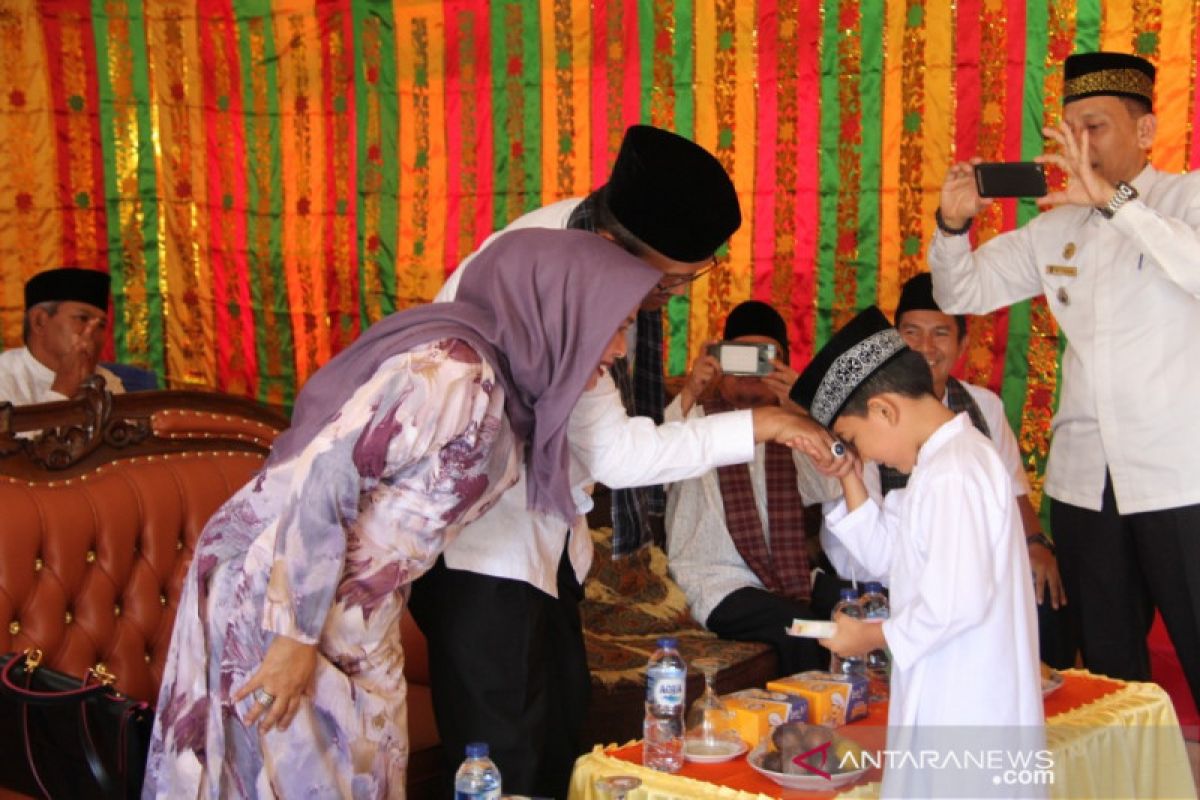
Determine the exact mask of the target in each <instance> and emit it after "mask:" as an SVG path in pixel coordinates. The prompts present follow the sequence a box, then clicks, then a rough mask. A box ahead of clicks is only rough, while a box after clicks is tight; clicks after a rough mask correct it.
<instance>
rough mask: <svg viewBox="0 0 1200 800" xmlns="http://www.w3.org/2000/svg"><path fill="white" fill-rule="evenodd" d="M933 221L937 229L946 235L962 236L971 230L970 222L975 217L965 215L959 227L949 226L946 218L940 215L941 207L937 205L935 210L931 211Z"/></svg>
mask: <svg viewBox="0 0 1200 800" xmlns="http://www.w3.org/2000/svg"><path fill="white" fill-rule="evenodd" d="M933 221H934V222H935V223H937V226H938V230H939V231H941V232H942V233H944V234H946V235H947V236H962V235H963V234H964V233H966V232H967V231H969V230H971V223H972V222H974V221H975V218H974V217H967V221H966V222H965V223H963V226H962V227H961V228H951V227H950V226H949V225H947V224H946V218H945V217H943V216H942V207H941V206H938V207H937V210H936V211H934V212H933Z"/></svg>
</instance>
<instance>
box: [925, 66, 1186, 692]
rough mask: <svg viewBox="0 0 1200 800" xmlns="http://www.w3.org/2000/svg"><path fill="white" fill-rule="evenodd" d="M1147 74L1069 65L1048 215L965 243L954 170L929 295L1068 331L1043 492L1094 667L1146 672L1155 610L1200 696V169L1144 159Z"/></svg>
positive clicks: (1050, 132)
mask: <svg viewBox="0 0 1200 800" xmlns="http://www.w3.org/2000/svg"><path fill="white" fill-rule="evenodd" d="M1154 73H1155V70H1154V67H1153V66H1151V65H1150V63H1149V62H1147V61H1145V60H1144V59H1142V58H1138V57H1136V56H1132V55H1127V54H1123V53H1083V54H1077V55H1073V56H1070V57H1069V58H1068V59H1067V61H1066V64H1065V76H1064V77H1065V80H1064V83H1063V103H1064V107H1063V121H1062V122H1061V123H1060V124H1059V125H1057V126H1055V127H1049V128H1046V129H1045V134H1046V136H1047V138H1049V139H1050V140H1051V141H1052V142H1054V143H1055V144H1056V145H1057V148H1056V149H1055V152H1053V153H1048V154H1046V155H1044V156H1041V157H1040V158H1039V159H1038V161H1040V162H1041V163H1044V164H1053V165H1056V166H1058V167H1059V168H1061V169H1062V170H1063V171H1064V172H1065V173H1066V176H1067V187H1066V189H1064V190H1061V191H1055V192H1052V193H1050V194H1049V195H1047V196H1046V197H1044V198H1042V199H1041V200H1039V205H1041V206H1042V207H1043V208H1050V207H1053V208H1051V210H1048V211H1046V213H1043V214H1041V215H1040V216H1038V217H1037V218H1036V219H1034V220H1032V221H1031V222H1030V223H1029V224H1027V225H1025V226H1024V227H1022V228H1020V229H1019V230H1015V231H1011V232H1008V233H1005V234H1002V235H1000V236H997V237H995V238H994V239H992V240H991V241H989V242H987V243H986V244H984V245H982V246H980V247H979V248H977V249H975V250H974V251H972V249H971V243H970V241H969V240H968V238H967V236H965V235H964V234H966V232H967V230H968V229H969V227H970V223H971V218H972V217H974V216H975V215H976V214H978V213H979V212H980V211H981V210H982V209H983V208H984V207H985V206H986V205H987V204H988V203H989V202H990V200H988V199H986V198H982V197H980V196H979V193H978V191H977V189H976V186H975V182H974V177H973V175H972V167H973V164H974V163H978V161H977V160H976V161H973V162H965V163H959V164H955V165H954V166H953V167H951V169H950V172H949V174H948V175H947V177H946V181H945V184H944V185H943V187H942V193H941V206H940V208H939V209H938V214H937V224H938V232H937V233H936V234H935V236H934V239H933V242H932V244H931V246H930V249H929V264H930V267H931V270H932V273H933V286H934V296H935V298H936V300H937V302H938V305H940V306H941V307H942V309H943V310H944V311H946V312H947V313H950V314H960V313H975V314H982V313H986V312H989V311H992V310H994V309H996V308H1000V307H1003V306H1006V305H1008V304H1010V303H1014V302H1017V301H1020V300H1024V299H1027V298H1029V297H1033V296H1035V295H1038V294H1042V295H1044V296H1045V297H1046V301H1047V303H1048V305H1049V308H1050V310H1051V311H1052V312H1053V313H1054V315H1055V318H1056V319H1057V321H1058V324H1059V326H1060V327H1061V328H1062V330H1063V333H1064V334H1065V335H1066V339H1067V347H1066V350H1065V352H1064V354H1063V366H1062V372H1063V379H1062V399H1061V404H1060V407H1059V409H1058V413H1057V415H1056V416H1055V418H1054V423H1053V427H1054V438H1053V442H1052V445H1051V449H1050V459H1049V463H1048V465H1047V469H1046V486H1045V489H1046V494H1047V495H1048V496H1049V497H1050V502H1051V507H1050V510H1051V522H1052V532H1053V534H1054V539H1055V544H1056V547H1057V554H1058V561H1059V568H1060V570H1061V572H1062V576H1063V581H1064V584H1065V588H1066V594H1067V596H1068V597H1069V598H1070V605H1068V606H1067V608H1068V610H1073V611H1074V612H1075V613H1076V614H1078V615H1079V622H1080V623H1081V625H1082V628H1081V639H1082V645H1083V656H1084V661H1085V663H1086V665H1087V667H1088V668H1089V669H1091V670H1093V671H1095V672H1100V673H1104V674H1107V675H1111V676H1113V677H1118V678H1125V679H1133V680H1145V679H1148V678H1149V677H1150V667H1149V657H1148V653H1147V647H1146V633H1147V631H1148V629H1149V626H1150V623H1151V621H1152V619H1153V613H1154V609H1155V607H1156V606H1157V607H1158V609H1159V610H1160V611H1161V612H1162V615H1163V620H1164V621H1165V622H1166V625H1167V629H1168V631H1169V632H1170V634H1171V638H1172V640H1173V642H1174V644H1175V649H1176V651H1177V652H1178V654H1179V659H1180V661H1181V662H1182V665H1183V669H1184V672H1185V674H1186V675H1187V679H1188V683H1189V684H1190V686H1191V690H1192V695H1193V696H1194V697H1200V481H1198V480H1197V476H1200V418H1198V417H1197V415H1196V414H1195V413H1194V409H1193V407H1194V405H1195V402H1196V397H1197V396H1200V372H1198V371H1197V370H1196V368H1195V365H1196V364H1197V361H1198V359H1200V269H1197V266H1196V264H1197V262H1196V253H1197V252H1200V173H1196V172H1192V173H1188V174H1185V175H1172V174H1166V173H1162V172H1159V171H1158V170H1156V169H1154V167H1152V166H1150V164H1149V151H1150V146H1151V144H1152V142H1153V140H1154V135H1155V131H1156V124H1157V123H1156V120H1155V117H1154V114H1153V113H1152V111H1151V108H1152V100H1153V94H1154Z"/></svg>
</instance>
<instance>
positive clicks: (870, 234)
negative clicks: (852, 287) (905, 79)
mask: <svg viewBox="0 0 1200 800" xmlns="http://www.w3.org/2000/svg"><path fill="white" fill-rule="evenodd" d="M884 16H885V15H884V13H883V9H882V8H880V9H879V10H878V13H872V11H871V8H870V7H869V6H864V7H863V10H862V23H861V30H862V77H861V78H860V82H859V86H858V91H859V97H860V100H859V102H860V103H861V106H860V108H861V110H862V121H861V124H860V126H859V127H860V128H861V129H862V148H861V151H860V153H861V155H860V157H859V170H860V172H859V184H858V185H859V195H858V265H857V272H858V283H857V288H856V291H855V304H856V306H857V307H858V308H865V307H866V306H869V305H872V304H874V303H875V302H876V301H877V299H878V298H877V297H876V286H877V284H878V283H879V264H880V252H879V187H880V183H881V181H882V174H881V162H882V151H883V126H882V125H880V124H879V121H880V120H882V119H883V24H884ZM921 24H922V25H923V24H924V23H923V22H922V23H921Z"/></svg>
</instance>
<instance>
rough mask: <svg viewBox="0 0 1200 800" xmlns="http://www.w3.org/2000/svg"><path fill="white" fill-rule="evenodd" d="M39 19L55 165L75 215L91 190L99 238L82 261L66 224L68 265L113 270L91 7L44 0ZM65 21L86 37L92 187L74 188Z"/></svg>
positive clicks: (109, 347)
mask: <svg viewBox="0 0 1200 800" xmlns="http://www.w3.org/2000/svg"><path fill="white" fill-rule="evenodd" d="M39 15H40V16H41V21H42V30H43V35H44V41H45V47H46V61H47V66H48V67H50V69H49V70H48V72H49V75H48V78H49V80H50V92H51V98H52V102H53V107H54V108H55V109H56V110H58V111H59V113H57V114H55V115H54V119H55V126H56V132H55V139H56V141H57V142H58V144H59V148H60V149H59V151H58V153H57V157H56V161H57V167H58V181H59V195H60V197H61V202H62V207H63V208H67V209H72V210H73V213H74V214H82V213H85V212H84V211H83V210H82V209H79V208H77V207H76V200H75V195H76V193H78V192H80V191H86V192H87V193H88V211H87V212H86V213H91V214H94V215H95V224H94V225H93V230H94V231H95V237H96V240H95V241H94V242H92V243H91V246H90V247H88V248H87V250H89V251H90V252H92V253H94V254H95V255H94V256H92V257H89V258H88V262H89V263H86V264H83V263H79V262H80V251H81V249H82V248H81V247H80V242H79V240H78V238H77V235H76V226H75V224H74V222H73V221H71V220H64V221H63V222H64V224H63V226H62V235H63V243H62V248H63V261H64V262H65V263H66V264H68V265H76V266H80V267H87V268H90V269H98V270H101V271H102V272H108V271H109V261H108V217H107V213H106V210H105V203H104V151H103V149H102V147H101V142H100V87H99V85H98V84H97V82H96V72H95V70H94V69H93V65H95V64H96V38H95V34H94V31H93V29H92V24H91V19H92V7H91V3H90V2H88V0H44V1H43V2H42V3H40V11H39ZM63 19H67V20H69V21H70V22H69V23H68V24H71V25H76V24H78V25H79V26H80V27H81V28H83V30H82V32H81V34H82V35H81V36H80V37H79V39H80V42H81V44H82V48H83V52H82V53H80V54H78V58H79V59H80V60H81V62H82V65H81V69H82V70H83V73H84V75H85V76H86V77H85V80H86V82H87V86H86V90H85V93H86V96H85V97H84V98H83V101H84V107H85V109H86V114H87V119H88V120H89V122H90V135H89V137H88V142H87V147H88V153H87V156H86V157H89V158H90V159H91V161H92V166H91V178H92V182H91V185H90V186H79V187H72V186H71V176H70V158H71V155H70V153H68V152H66V150H65V148H66V147H67V146H68V145H69V144H70V143H71V140H70V136H69V134H68V128H67V126H68V124H69V119H68V117H69V114H70V112H69V111H67V109H68V108H69V106H68V103H69V101H70V98H69V97H67V90H66V86H65V85H64V83H63V64H62V61H61V59H62V58H63V55H62V53H63V38H62V28H61V24H62V23H61V20H63ZM76 21H78V22H76ZM73 144H74V146H75V147H76V148H78V147H79V145H80V143H79V142H75V143H73ZM76 152H77V150H76ZM47 266H51V265H47ZM113 329H114V326H112V325H109V326H108V329H107V330H106V332H105V334H104V347H103V348H102V349H101V352H100V358H101V359H103V360H105V361H111V360H112V359H113V358H114V355H115V348H114V345H113Z"/></svg>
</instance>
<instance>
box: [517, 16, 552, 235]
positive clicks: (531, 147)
mask: <svg viewBox="0 0 1200 800" xmlns="http://www.w3.org/2000/svg"><path fill="white" fill-rule="evenodd" d="M522 5H523V6H524V7H525V8H524V12H523V13H522V15H521V19H522V21H523V22H524V24H525V27H524V28H523V29H522V31H521V47H522V50H523V57H522V59H521V60H522V63H523V64H524V65H525V72H524V74H523V75H522V85H523V86H524V87H525V119H524V124H525V141H524V155H525V165H524V170H525V211H526V212H529V211H534V210H536V209H538V208H541V206H542V31H541V26H542V20H541V7H540V5H539V4H538V3H537V1H536V0H525V2H523V3H522ZM546 24H547V25H549V26H551V28H553V26H554V20H553V19H550V20H547V21H546ZM548 57H549V59H550V63H551V64H553V62H554V50H553V48H551V51H550V53H549V54H548ZM551 102H553V100H552V101H551ZM553 146H554V145H553V144H552V145H551V147H553Z"/></svg>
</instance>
